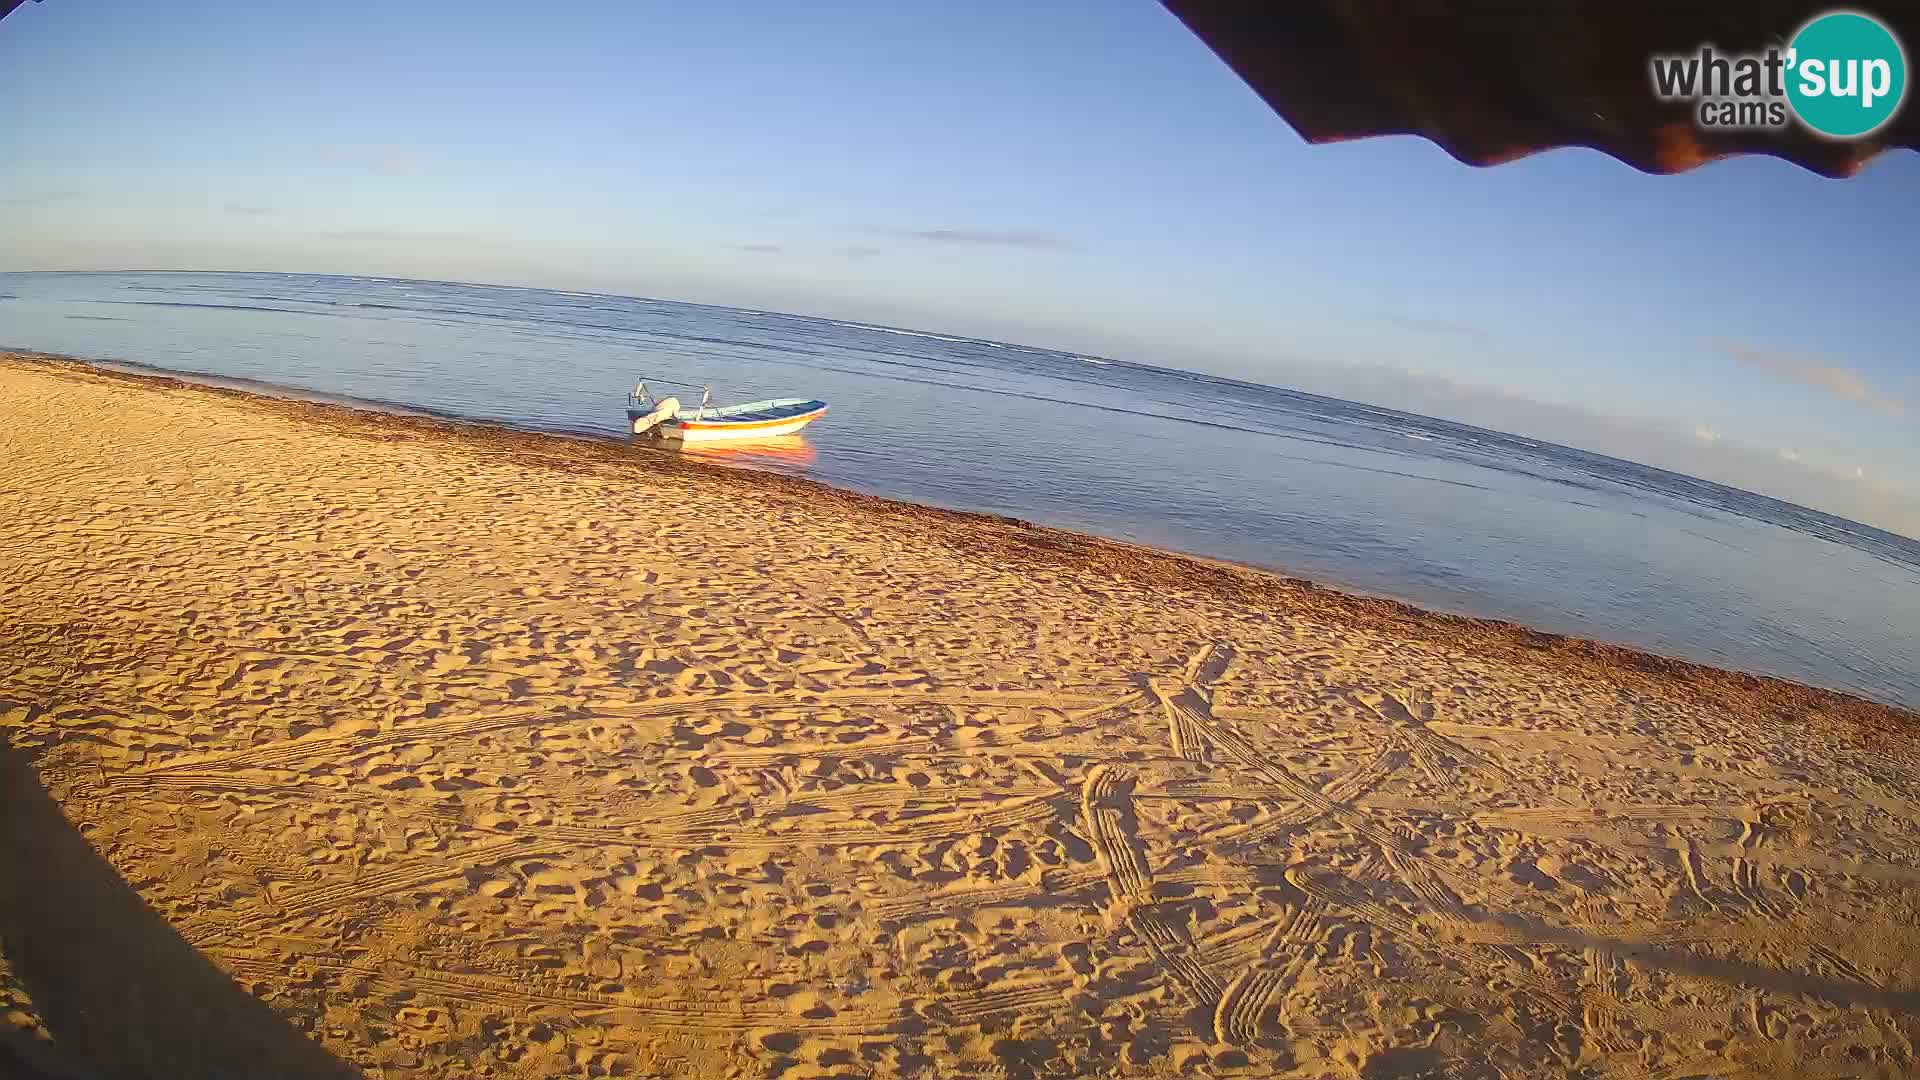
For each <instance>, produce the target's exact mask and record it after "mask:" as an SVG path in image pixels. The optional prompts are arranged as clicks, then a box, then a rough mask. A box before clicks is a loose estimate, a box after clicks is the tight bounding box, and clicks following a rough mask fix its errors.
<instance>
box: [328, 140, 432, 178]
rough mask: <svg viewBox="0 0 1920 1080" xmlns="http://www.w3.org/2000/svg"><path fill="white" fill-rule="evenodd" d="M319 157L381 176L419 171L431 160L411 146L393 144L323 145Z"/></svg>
mask: <svg viewBox="0 0 1920 1080" xmlns="http://www.w3.org/2000/svg"><path fill="white" fill-rule="evenodd" d="M320 157H321V159H322V160H324V161H334V162H338V163H340V164H342V165H353V166H357V167H359V168H362V169H367V170H370V171H372V172H376V173H379V174H381V175H382V176H405V175H407V174H409V173H415V172H419V171H420V170H421V169H423V168H425V167H426V166H427V165H428V164H429V163H430V162H431V161H432V159H431V158H429V157H428V156H427V155H426V154H424V153H422V152H421V151H419V150H415V149H413V148H412V147H407V146H393V145H379V146H323V147H321V148H320Z"/></svg>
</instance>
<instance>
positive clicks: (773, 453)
mask: <svg viewBox="0 0 1920 1080" xmlns="http://www.w3.org/2000/svg"><path fill="white" fill-rule="evenodd" d="M667 445H670V446H677V447H678V448H679V451H680V454H681V455H682V456H683V457H689V458H693V459H694V460H697V461H710V462H713V463H714V464H716V465H730V466H733V467H735V468H740V469H761V470H764V471H767V472H782V473H789V474H792V475H795V476H798V475H801V474H804V473H805V472H806V471H807V469H808V468H809V467H810V466H811V465H812V464H813V463H814V460H815V459H816V458H817V457H818V456H819V453H818V452H817V451H815V450H814V448H813V444H812V443H810V442H808V441H807V437H806V436H805V435H776V436H773V437H771V438H766V439H753V440H751V441H739V442H717V443H683V442H673V443H668V444H667Z"/></svg>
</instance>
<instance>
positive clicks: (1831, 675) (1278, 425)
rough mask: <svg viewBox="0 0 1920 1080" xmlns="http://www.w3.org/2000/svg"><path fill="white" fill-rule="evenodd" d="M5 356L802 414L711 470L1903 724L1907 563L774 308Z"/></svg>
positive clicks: (82, 287)
mask: <svg viewBox="0 0 1920 1080" xmlns="http://www.w3.org/2000/svg"><path fill="white" fill-rule="evenodd" d="M0 346H11V347H17V348H26V349H36V350H41V351H44V352H52V353H63V354H67V355H72V356H78V357H86V358H94V359H103V360H111V361H119V362H125V363H132V364H138V365H144V366H150V367H157V368H163V369H168V370H172V371H177V372H184V373H189V374H196V375H205V376H218V377H222V378H229V379H244V380H251V381H256V382H259V383H266V384H271V385H273V386H278V387H283V388H287V389H290V390H293V391H298V392H303V393H309V394H317V395H322V396H327V397H338V398H347V399H353V400H358V401H363V402H377V403H384V404H388V405H397V406H405V407H410V408H418V409H424V410H429V411H432V412H437V413H441V414H446V415H452V416H457V417H464V418H471V419H475V420H487V421H495V422H500V423H506V424H511V425H514V426H517V427H524V428H531V429H536V430H541V431H552V432H563V433H569V434H579V435H598V436H608V437H616V438H617V437H620V436H621V434H622V425H623V420H624V413H623V394H624V393H625V391H626V390H627V389H628V388H629V387H631V386H632V384H633V382H634V381H635V379H636V378H638V377H640V376H642V375H650V376H655V377H666V378H672V377H676V376H677V377H680V378H682V379H688V380H695V381H699V382H711V383H712V384H713V385H714V387H715V397H716V400H718V401H720V402H722V403H725V402H732V401H745V400H751V399H755V398H764V397H781V396H806V397H818V398H824V399H826V400H827V401H828V402H830V403H831V404H832V406H833V412H832V413H831V414H830V415H829V416H828V417H827V418H826V419H825V420H823V421H821V422H819V423H817V424H815V425H813V427H811V428H809V429H808V432H807V434H806V435H805V436H804V438H795V439H792V440H789V441H787V442H784V443H780V444H775V445H771V446H768V447H764V448H758V449H754V450H751V451H744V452H735V453H733V454H730V455H722V456H723V459H724V460H732V461H737V462H739V463H742V464H747V465H751V466H756V467H764V468H777V469H783V470H787V471H793V472H799V473H803V474H806V475H809V476H812V477H815V478H817V479H820V480H823V481H826V482H828V483H831V484H835V485H838V486H842V487H847V488H852V489H856V490H859V491H865V492H871V493H874V494H879V495H886V496H892V497H895V498H901V499H908V500H912V501H915V502H922V503H931V504H935V505H939V506H946V507H952V508H956V509H964V510H985V511H992V512H995V513H1001V514H1009V515H1012V516H1015V517H1022V518H1026V519H1029V520H1032V521H1037V522H1043V523H1046V524H1050V525H1058V526H1063V527H1066V528H1070V529H1077V530H1082V531H1085V532H1091V533H1097V534H1100V535H1104V536H1110V537H1116V538H1120V539H1125V540H1133V541H1138V542H1142V543H1147V544H1152V545H1156V546H1160V547H1168V548H1174V549H1178V550H1182V551H1188V552H1192V553H1196V554H1200V555H1207V556H1212V557H1216V558H1222V559H1229V560H1233V561H1236V562H1241V563H1248V564H1252V565H1257V566H1263V567H1270V568H1275V569H1280V570H1284V571H1287V572H1290V573H1294V574H1298V575H1301V576H1304V577H1309V578H1312V579H1314V580H1317V581H1322V582H1326V583H1328V584H1333V585H1339V586H1343V587H1347V588H1350V589H1357V590H1361V591H1366V592H1372V593H1378V594H1383V595H1388V596H1393V597H1397V598H1400V599H1405V600H1409V601H1412V602H1414V603H1417V604H1421V605H1423V606H1427V607H1433V608H1441V609H1445V610H1450V611H1458V612H1464V613H1467V614H1473V615H1481V616H1490V617H1494V618H1502V619H1511V620H1515V621H1518V622H1522V623H1526V624H1529V625H1532V626H1536V627H1539V628H1541V629H1545V630H1553V631H1559V632H1563V633H1571V634H1579V635H1582V636H1586V637H1594V638H1600V639H1603V640H1609V641H1615V642H1620V643H1622V644H1627V645H1633V646H1638V647H1641V648H1645V649H1648V650H1651V651H1654V652H1659V653H1664V654H1667V655H1670V656H1677V657H1683V658H1686V659H1690V660H1697V661H1701V662H1704V663H1709V664H1714V665H1717V666H1721V667H1731V668H1737V669H1741V670H1747V671H1755V672H1761V673H1766V674H1774V675H1782V676H1786V677H1788V678H1792V679H1796V680H1800V681H1803V682H1808V683H1812V684H1815V685H1821V686H1828V687H1834V688H1838V689H1844V690H1851V691H1854V692H1856V693H1860V694H1863V695H1866V696H1868V697H1873V698H1877V699H1879V700H1883V701H1888V702H1893V703H1897V704H1903V705H1907V706H1909V707H1916V708H1920V543H1915V542H1914V541H1912V540H1908V539H1905V538H1902V537H1898V536H1894V535H1891V534H1889V533H1885V532H1882V531H1880V530H1877V529H1873V528H1870V527H1867V526H1864V525H1859V524H1855V523H1853V522H1849V521H1845V520H1842V519H1839V518H1835V517H1831V516H1828V515H1826V514H1821V513H1816V512H1814V511H1811V510H1807V509H1803V508H1801V507H1796V506H1791V505H1788V504H1785V503H1781V502H1778V501H1776V500H1773V499H1768V498H1765V497H1762V496H1759V495H1754V494H1751V493H1747V492H1742V491H1737V490H1733V489H1730V488H1726V487H1722V486H1719V485H1717V484H1712V483H1708V482H1706V481H1704V480H1697V479H1694V478H1691V477H1687V476H1681V475H1677V474H1674V473H1670V472H1665V471H1662V470H1659V469H1653V468H1648V467H1645V466H1641V465H1635V464H1631V463H1628V462H1624V461H1620V460H1617V459H1614V458H1608V457H1602V456H1599V455H1595V454H1589V453H1584V452H1582V451H1579V450H1573V449H1569V448H1567V447H1563V446H1555V445H1552V444H1548V443H1540V442H1535V441H1532V440H1529V439H1523V438H1519V437H1517V436H1513V435H1504V434H1501V433H1498V432H1493V431H1485V430H1482V429H1479V428H1473V427H1466V426H1463V425H1459V424H1453V423H1448V422H1446V421H1443V420H1434V419H1430V418H1427V417H1421V416H1412V415H1408V414H1406V413H1400V412H1395V411H1393V410H1390V409H1379V408H1374V407H1371V406H1367V405H1360V404H1355V403H1353V402H1348V401H1338V400H1334V399H1330V398H1324V397H1317V396H1314V395H1311V394H1302V393H1296V392H1293V391H1288V390H1282V389H1276V388H1274V387H1269V386H1257V385H1252V384H1248V383H1242V382H1235V381H1231V380H1224V379H1216V378H1211V377H1208V376H1205V375H1197V374H1192V373H1189V372H1183V371H1171V370H1166V369H1162V368H1154V367H1147V366H1142V365H1137V364H1128V363H1123V362H1119V361H1111V360H1107V359H1104V358H1101V357H1091V356H1078V355H1073V354H1069V353H1060V352H1052V351H1049V350H1045V349H1034V348H1027V347H1024V346H1020V345H1012V344H1006V343H1002V342H994V341H978V340H972V339H966V338H956V337H948V336H942V335H937V334H925V333H919V332H914V331H908V330H903V329H897V328H890V327H878V326H867V325H861V324H856V323H847V322H833V321H828V320H823V319H814V318H805V317H801V316H795V315H783V314H779V313H777V312H764V311H746V310H739V309H732V308H715V307H703V306H698V305H690V304H677V303H669V302H665V301H659V300H642V299H634V298H630V297H620V296H603V295H597V294H583V293H565V292H549V291H543V290H534V289H510V288H497V287H488V286H475V285H457V284H449V283H443V282H427V281H402V280H390V279H379V278H339V277H320V276H312V275H298V274H292V275H290V274H197V273H196V274H187V273H151V274H150V273H139V274H134V273H118V274H0ZM698 393H699V392H698V390H694V391H693V392H692V397H693V398H695V399H697V397H698ZM681 396H682V397H683V398H685V397H687V396H688V394H686V393H684V392H683V393H682V394H681Z"/></svg>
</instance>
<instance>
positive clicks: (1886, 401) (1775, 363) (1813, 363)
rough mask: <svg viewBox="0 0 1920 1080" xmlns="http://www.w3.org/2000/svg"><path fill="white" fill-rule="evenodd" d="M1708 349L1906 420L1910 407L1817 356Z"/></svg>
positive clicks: (1724, 344)
mask: <svg viewBox="0 0 1920 1080" xmlns="http://www.w3.org/2000/svg"><path fill="white" fill-rule="evenodd" d="M1707 345H1708V347H1709V348H1711V349H1713V350H1715V351H1716V352H1719V353H1721V354H1723V355H1725V356H1729V357H1732V358H1733V359H1734V360H1735V361H1736V362H1738V363H1741V364H1745V365H1746V366H1748V367H1751V368H1758V369H1759V370H1761V371H1764V372H1766V373H1767V374H1769V375H1772V376H1774V377H1775V378H1780V379H1786V380H1788V381H1790V382H1797V383H1800V384H1802V385H1804V386H1811V387H1813V388H1814V389H1816V390H1821V391H1824V392H1825V393H1828V394H1831V395H1832V396H1834V397H1837V398H1840V399H1841V400H1843V401H1851V402H1853V403H1854V404H1855V405H1861V406H1864V407H1866V408H1869V409H1872V410H1873V411H1874V412H1877V413H1882V414H1884V415H1886V416H1905V415H1906V414H1907V406H1906V403H1905V402H1903V401H1901V400H1900V399H1899V398H1897V397H1894V396H1892V395H1890V394H1887V393H1885V392H1883V391H1882V390H1881V389H1880V388H1879V387H1877V386H1875V385H1873V383H1871V382H1869V381H1868V380H1867V378H1866V376H1864V375H1862V374H1860V373H1859V372H1857V371H1855V370H1853V369H1852V368H1847V367H1842V366H1840V365H1839V364H1834V363H1829V362H1828V361H1826V360H1823V359H1821V358H1819V357H1815V356H1798V355H1795V354H1793V353H1783V352H1774V351H1772V350H1768V349H1757V348H1754V347H1753V346H1751V345H1742V344H1740V343H1739V342H1737V341H1710V342H1708V343H1707Z"/></svg>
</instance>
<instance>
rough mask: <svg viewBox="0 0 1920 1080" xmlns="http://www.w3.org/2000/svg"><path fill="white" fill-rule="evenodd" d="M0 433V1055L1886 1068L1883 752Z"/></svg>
mask: <svg viewBox="0 0 1920 1080" xmlns="http://www.w3.org/2000/svg"><path fill="white" fill-rule="evenodd" d="M0 401H3V402H4V403H5V408H4V413H3V414H0V415H3V416H4V420H5V426H4V430H0V451H3V452H0V598H4V610H5V613H6V618H5V620H4V625H0V736H4V739H5V745H4V746H0V784H3V785H4V790H0V807H4V810H5V817H4V819H3V820H0V833H3V834H4V842H3V843H0V953H3V954H4V955H3V956H0V1070H4V1069H5V1068H7V1067H9V1062H10V1061H11V1062H12V1063H15V1064H17V1065H18V1067H20V1068H26V1067H28V1066H29V1065H31V1066H32V1067H34V1068H37V1069H40V1070H41V1071H43V1072H46V1073H48V1074H49V1075H76V1076H77V1075H116V1074H128V1073H144V1074H146V1075H154V1076H189V1075H192V1076H216V1075H243V1074H245V1075H263V1074H264V1075H298V1076H309V1075H311V1076H321V1075H326V1076H332V1075H341V1076H346V1075H354V1074H356V1073H357V1074H360V1075H366V1076H374V1077H393V1078H398V1077H413V1076H418V1077H429V1076H431V1077H466V1076H493V1077H506V1076H520V1077H535V1076H542V1077H544V1076H576V1075H588V1076H655V1075H673V1076H680V1075H686V1076H727V1075H738V1076H781V1077H793V1078H805V1077H824V1076H841V1075H846V1076H866V1075H878V1076H929V1077H931V1076H955V1075H968V1076H971V1075H999V1076H1063V1075H1073V1076H1077V1075H1101V1076H1164V1075H1175V1074H1180V1075H1217V1076H1262V1077H1264V1076H1272V1075H1298V1076H1302V1077H1322V1076H1331V1077H1371V1076H1402V1075H1404V1076H1420V1075H1431V1076H1497V1075H1504V1076H1510V1077H1521V1076H1528V1077H1531V1076H1549V1077H1552V1076H1590V1075H1592V1076H1609V1077H1632V1078H1635V1080H1653V1078H1656V1077H1661V1078H1676V1080H1677V1078H1681V1077H1692V1076H1709V1075H1711V1076H1752V1077H1765V1076H1778V1075H1798V1076H1830V1077H1843V1076H1903V1075H1913V1074H1914V1073H1915V1072H1916V1071H1920V1061H1917V1060H1916V1055H1915V1049H1914V1043H1915V1041H1916V1040H1920V960H1916V959H1915V957H1916V956H1920V857H1917V856H1916V851H1920V755H1916V754H1915V752H1914V747H1915V746H1916V745H1920V744H1916V742H1915V734H1916V732H1920V718H1916V717H1914V716H1913V715H1912V714H1908V713H1903V712H1900V711H1898V710H1894V709H1890V708H1885V707H1882V706H1878V705H1873V704H1869V703H1866V702H1863V701H1860V700H1858V699H1854V698H1849V697H1845V696H1842V695H1838V694H1832V693H1828V692H1824V691H1817V690H1810V689H1806V688H1803V687H1797V686H1794V685H1791V684H1788V683H1783V682H1779V681H1775V680H1768V679H1759V678H1754V677H1750V676H1743V675H1735V674H1729V673H1725V672H1718V671H1714V670H1711V669H1707V668H1702V667H1697V666H1694V665H1689V664H1683V663H1678V662H1673V661H1667V660H1661V659H1658V658H1654V657H1648V656H1645V655H1642V654H1638V653H1633V652H1629V651H1627V650H1623V649H1618V648H1613V647H1609V646H1603V645H1596V644H1593V643H1589V642H1582V641H1578V640H1574V639H1567V638H1560V637H1555V636H1550V635H1543V634H1538V633H1534V632H1531V631H1527V630H1525V629H1522V628H1518V627H1512V626H1507V625H1504V624H1498V623H1489V622H1481V621H1475V620H1470V619H1462V618H1456V617H1451V616H1442V615H1433V614H1428V613H1423V612H1419V611H1416V610H1414V609H1411V608H1408V607H1405V606H1403V605H1399V604H1394V603H1391V602H1388V601H1382V600H1377V599H1369V598H1361V597H1353V596H1347V595H1343V594H1340V593H1338V592H1334V591H1332V590H1327V589H1322V588H1317V587H1315V586H1312V585H1309V584H1307V583H1304V582H1299V581H1292V580H1288V579H1284V578H1280V577H1277V576H1273V575H1268V574H1264V573H1259V572H1255V571H1252V570H1246V569H1241V568H1238V567H1232V566H1225V565H1220V564H1215V563H1208V562H1203V561H1200V560H1195V559H1190V558H1186V557H1182V556H1177V555H1171V554H1167V553H1162V552H1156V551H1151V550H1148V549H1144V548H1139V547H1132V546H1128V545H1124V544H1117V543H1111V542H1107V541H1101V540H1095V539H1091V538H1087V537H1081V536H1076V535H1073V534H1069V533H1064V532H1059V531H1055V530H1049V529H1043V528H1037V527H1033V526H1028V525H1025V524H1022V523H1019V522H1013V521H1008V520H1004V519H995V518H990V517H983V516H976V515H965V514H957V513H950V512H946V511H938V510H931V509H927V508H923V507H914V506H907V505H903V504H898V503H891V502H887V501H885V500H880V499H875V498H871V497H865V496H859V495H854V494H850V493H846V492H840V491H834V490H830V489H826V488H823V487H820V486H818V485H814V484H810V483H808V482H805V481H803V480H798V479H794V478H791V477H783V476H774V475H766V474H753V473H744V472H739V471H735V470H728V469H724V468H718V467H715V466H712V465H708V464H704V463H701V462H697V461H689V460H685V459H681V458H678V457H675V456H673V455H671V454H668V453H663V452H659V451H651V450H643V449H638V448H634V447H629V446H625V445H622V444H617V443H602V442H585V441H578V440H566V439H559V438H552V437H545V436H537V435H529V434H523V433H515V432H509V431H503V430H499V429H491V428H483V427H475V426H471V425H459V424H452V423H446V422H441V421H437V420H430V419H423V418H415V417H401V416H385V415H378V414H370V413H360V412H354V411H351V410H347V409H343V408H339V407H336V406H328V405H318V404H307V403H300V402H289V401H276V400H269V399H263V398H257V397H251V396H248V395H245V394H240V393H236V392H232V391H226V390H218V389H209V388H203V387H194V386H189V385H186V384H184V383H180V382H176V381H172V380H167V379H158V378H151V377H143V376H134V375H123V374H117V373H107V372H101V371H97V370H93V369H88V368H86V367H84V366H81V365H77V364H71V363H65V362H59V361H50V360H45V359H35V358H27V357H18V356H14V357H7V356H0ZM615 404H616V405H617V401H616V402H615Z"/></svg>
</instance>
